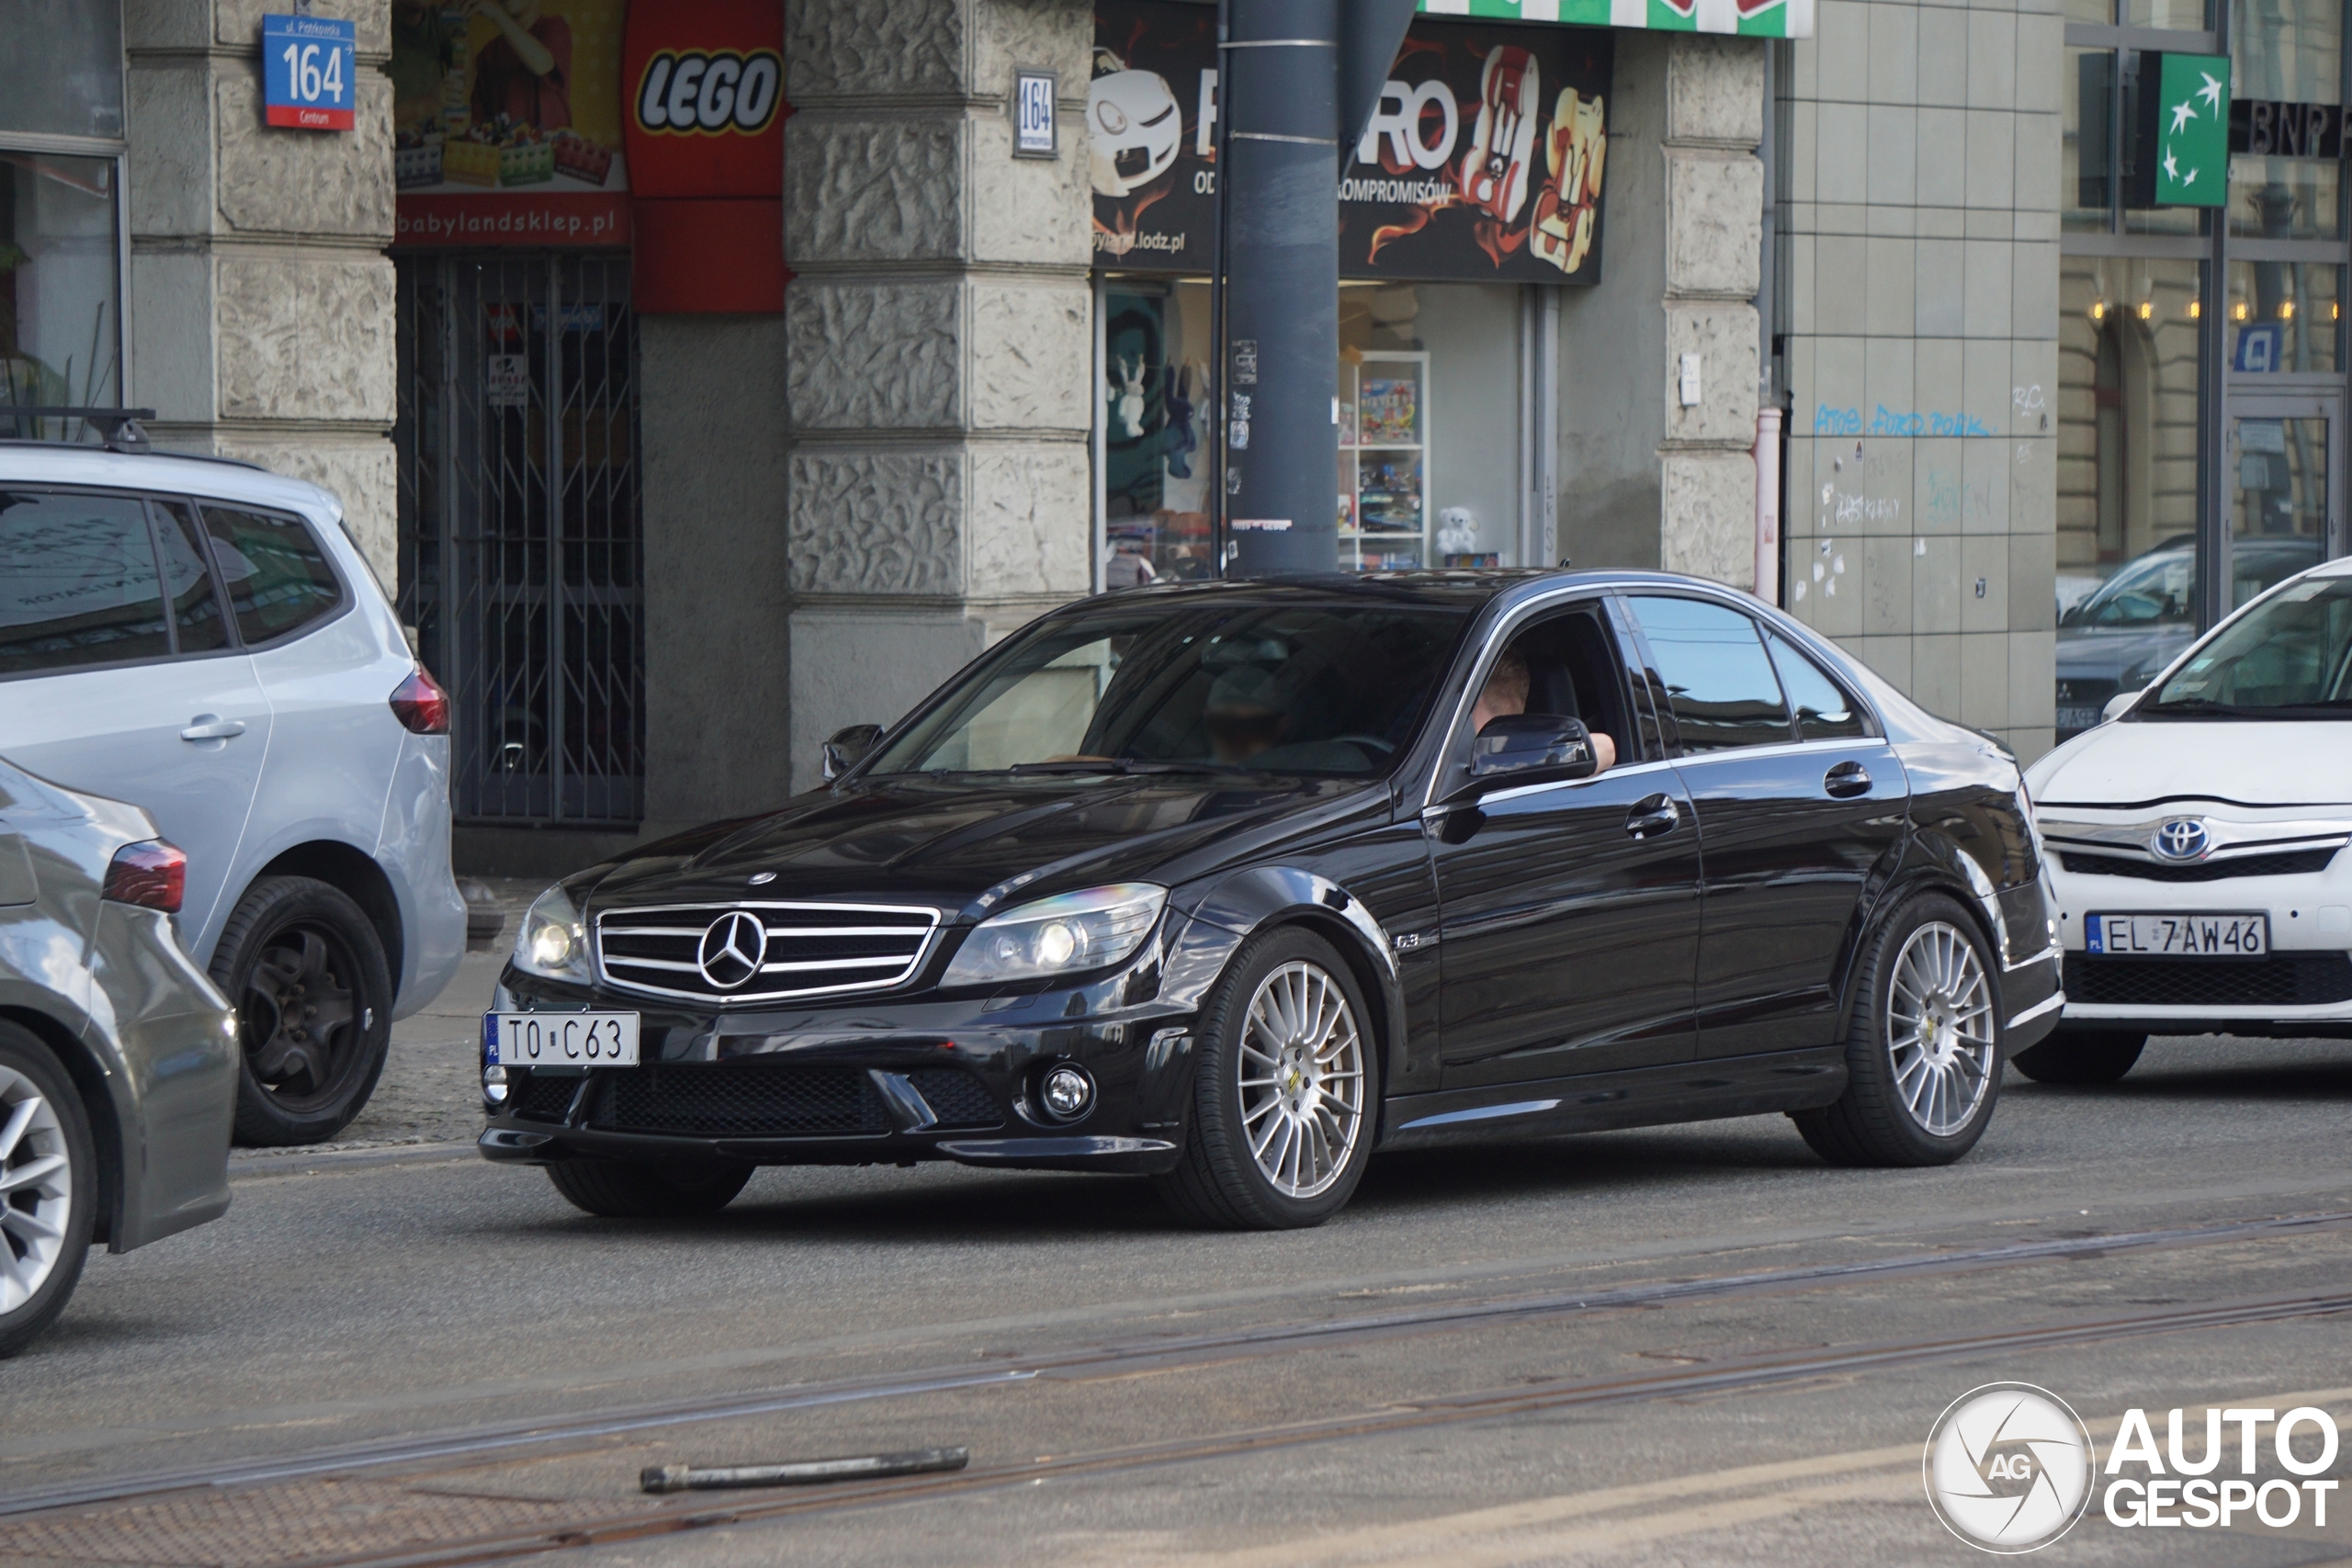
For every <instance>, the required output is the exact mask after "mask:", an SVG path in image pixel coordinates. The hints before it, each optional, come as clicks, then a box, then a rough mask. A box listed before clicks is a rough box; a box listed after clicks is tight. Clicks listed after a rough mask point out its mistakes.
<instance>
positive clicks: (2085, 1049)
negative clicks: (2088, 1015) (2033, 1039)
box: [2009, 1029, 2148, 1084]
mask: <svg viewBox="0 0 2352 1568" xmlns="http://www.w3.org/2000/svg"><path fill="white" fill-rule="evenodd" d="M2147 1044H2148V1037H2147V1035H2145V1034H2144V1033H2142V1032H2138V1031H2136V1030H2128V1029H2061V1030H2059V1031H2058V1032H2056V1033H2053V1034H2052V1035H2051V1037H2050V1038H2049V1039H2047V1040H2045V1041H2043V1042H2042V1043H2041V1044H2039V1045H2036V1046H2033V1047H2032V1048H2030V1049H2029V1050H2024V1051H2020V1052H2018V1054H2017V1055H2014V1056H2012V1057H2010V1058H2009V1065H2010V1066H2013V1067H2015V1068H2017V1070H2018V1071H2019V1072H2021V1073H2023V1074H2024V1075H2025V1076H2026V1077H2030V1078H2031V1079H2032V1080H2033V1081H2034V1082H2036V1083H2083V1084H2089V1083H2114V1082H2117V1081H2118V1080H2119V1079H2120V1078H2121V1077H2123V1075H2124V1074H2126V1073H2128V1072H2130V1071H2131V1066H2132V1064H2133V1063H2135V1062H2137V1061H2139V1059H2140V1053H2141V1052H2142V1051H2143V1050H2145V1049H2146V1048H2147Z"/></svg>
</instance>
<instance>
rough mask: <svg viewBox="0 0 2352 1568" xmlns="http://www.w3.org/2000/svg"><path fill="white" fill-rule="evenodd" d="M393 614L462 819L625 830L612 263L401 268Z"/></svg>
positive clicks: (621, 343)
mask: <svg viewBox="0 0 2352 1568" xmlns="http://www.w3.org/2000/svg"><path fill="white" fill-rule="evenodd" d="M399 270H400V423H399V426H398V429H397V430H396V431H395V433H394V440H395V443H396V445H397V446H398V448H399V455H400V577H401V581H400V609H401V619H402V620H403V621H404V622H406V623H407V624H409V625H411V626H414V627H415V628H416V633H417V646H418V653H419V654H420V656H421V657H422V658H423V659H424V661H425V664H426V665H427V666H428V667H429V668H430V669H431V670H432V671H433V672H434V674H435V676H436V677H437V678H438V679H439V680H440V681H441V682H442V684H443V685H444V686H445V687H447V690H448V692H449V694H450V697H451V703H452V714H451V724H450V733H451V738H452V748H451V753H452V754H451V780H450V785H451V795H452V797H453V800H454V803H455V806H456V811H457V816H458V819H459V820H461V821H470V822H480V823H495V824H505V825H513V826H520V825H526V824H528V825H544V826H556V825H560V826H565V827H589V826H633V825H635V824H636V823H637V822H638V821H639V819H640V818H642V817H643V816H644V801H645V712H644V694H645V589H644V559H645V547H644V534H643V529H642V527H641V509H640V506H639V475H638V465H637V452H638V368H637V321H636V318H635V317H634V315H633V314H632V313H631V312H630V310H629V306H628V298H629V274H628V257H626V256H601V255H562V254H557V255H537V256H534V255H515V256H508V255H495V256H482V255H468V254H451V255H447V256H419V257H404V258H402V259H401V262H400V264H399Z"/></svg>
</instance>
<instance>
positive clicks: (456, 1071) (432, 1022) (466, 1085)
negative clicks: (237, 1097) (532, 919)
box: [230, 877, 546, 1169]
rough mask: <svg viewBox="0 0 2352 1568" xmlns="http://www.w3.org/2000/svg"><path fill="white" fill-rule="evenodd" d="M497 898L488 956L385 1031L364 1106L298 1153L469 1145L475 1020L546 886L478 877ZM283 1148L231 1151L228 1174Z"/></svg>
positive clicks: (477, 1113)
mask: <svg viewBox="0 0 2352 1568" xmlns="http://www.w3.org/2000/svg"><path fill="white" fill-rule="evenodd" d="M484 880H486V881H488V882H489V884H490V887H491V891H492V892H493V893H494V894H496V895H497V897H498V908H499V912H500V913H502V914H503V915H504V916H505V917H506V924H505V927H504V928H503V930H502V931H500V932H499V933H498V937H497V940H496V941H494V942H492V943H491V944H490V947H489V949H488V951H486V952H482V953H467V954H466V956H465V959H464V961H463V962H462V963H461V964H458V973H457V975H456V976H454V977H453V978H452V979H451V980H450V981H449V984H448V985H447V987H445V988H444V989H443V990H442V992H441V994H440V995H439V996H438V997H436V998H434V1000H433V1002H432V1004H431V1005H430V1006H428V1007H427V1008H425V1010H424V1011H422V1012H420V1013H417V1014H416V1015H414V1016H413V1017H411V1018H408V1019H404V1020H402V1021H401V1022H399V1023H396V1024H394V1025H392V1045H391V1052H390V1055H389V1056H388V1057H387V1059H386V1060H385V1063H384V1076H383V1077H381V1078H380V1079H379V1080H378V1082H377V1084H376V1092H375V1093H374V1094H373V1095H372V1096H370V1097H369V1099H368V1107H367V1109H366V1110H364V1111H360V1113H359V1115H358V1116H357V1117H356V1119H355V1120H354V1121H353V1122H352V1123H351V1125H350V1126H348V1127H345V1129H344V1130H343V1133H342V1134H341V1135H340V1136H338V1137H337V1138H336V1139H335V1140H334V1142H333V1143H330V1144H314V1145H308V1147H307V1149H306V1150H305V1151H303V1152H308V1153H311V1154H319V1153H325V1152H328V1151H331V1150H335V1149H356V1148H375V1147H381V1146H384V1145H399V1144H440V1143H453V1142H462V1143H468V1144H470V1143H471V1142H473V1140H474V1139H475V1137H476V1136H478V1135H479V1134H481V1128H482V1112H481V1077H479V1074H480V1072H481V1059H480V1054H481V1015H482V1012H483V1010H485V1009H487V1008H488V1007H489V1006H490V993H491V991H492V987H495V986H496V985H497V984H498V972H499V971H500V970H501V969H503V968H504V967H505V965H506V955H507V953H509V952H511V951H512V950H513V948H514V945H515V930H516V928H517V927H519V926H520V925H521V924H522V922H523V911H524V910H526V909H527V908H530V904H531V900H532V899H534V898H536V897H538V896H539V895H540V894H541V893H542V892H544V891H546V884H544V883H542V882H538V881H536V880H526V879H520V878H515V877H491V878H485V879H484ZM292 1152H296V1151H289V1150H286V1149H243V1148H241V1149H237V1150H235V1151H233V1152H232V1155H231V1156H230V1158H231V1168H232V1169H234V1168H236V1166H237V1165H238V1164H239V1163H241V1162H243V1161H248V1160H253V1159H259V1158H269V1157H272V1156H284V1155H287V1154H288V1153H292Z"/></svg>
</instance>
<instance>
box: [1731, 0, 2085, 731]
mask: <svg viewBox="0 0 2352 1568" xmlns="http://www.w3.org/2000/svg"><path fill="white" fill-rule="evenodd" d="M2063 45H2064V20H2063V18H2062V17H2061V15H2060V13H2059V11H2058V10H2057V8H2056V6H2055V5H2054V3H2053V0H2024V3H2023V4H2016V3H2013V0H1997V3H1990V4H1980V5H1976V6H1949V5H1913V4H1908V3H1906V0H1866V3H1865V0H1821V4H1820V7H1819V11H1818V30H1817V36H1816V37H1815V38H1814V39H1810V40H1807V41H1804V42H1800V43H1796V44H1793V45H1792V46H1791V48H1790V53H1789V58H1788V71H1787V76H1786V80H1784V81H1783V82H1782V83H1781V85H1780V97H1781V140H1780V146H1779V158H1780V168H1779V170H1778V171H1777V172H1778V175H1779V182H1780V191H1781V198H1782V200H1781V243H1780V247H1781V248H1780V253H1779V254H1780V263H1781V275H1780V292H1781V314H1780V318H1779V319H1780V321H1781V330H1782V331H1783V332H1784V333H1785V334H1786V343H1785V350H1786V354H1787V374H1788V377H1789V381H1790V387H1791V390H1792V396H1793V407H1792V412H1791V415H1790V426H1791V432H1792V438H1791V441H1790V444H1789V474H1788V486H1787V494H1788V498H1789V503H1788V515H1787V516H1786V518H1785V520H1784V528H1785V535H1786V538H1787V541H1788V544H1787V559H1788V572H1787V581H1786V582H1785V583H1784V585H1783V589H1782V594H1781V602H1782V604H1785V605H1786V606H1787V607H1788V608H1789V609H1790V610H1792V612H1793V613H1794V614H1795V615H1798V616H1799V617H1801V618H1803V619H1804V620H1805V621H1806V622H1807V623H1808V624H1810V625H1812V626H1815V627H1817V628H1818V629H1819V630H1821V631H1822V632H1824V633H1826V635H1828V636H1830V637H1835V638H1837V639H1838V642H1840V643H1841V644H1843V645H1844V646H1845V647H1847V648H1848V649H1851V650H1852V651H1854V652H1855V653H1857V654H1859V655H1860V657H1861V658H1863V659H1865V660H1868V661H1869V662H1870V663H1871V664H1872V665H1873V666H1875V667H1876V668H1877V669H1879V670H1880V671H1883V673H1885V674H1886V675H1887V676H1888V678H1890V679H1891V680H1893V681H1894V682H1896V683H1897V684H1898V685H1900V686H1901V687H1902V688H1903V689H1904V690H1905V691H1906V692H1908V693H1910V694H1911V695H1912V696H1913V697H1914V698H1916V699H1917V701H1919V702H1920V703H1921V704H1922V705H1925V706H1927V707H1928V708H1929V709H1931V710H1933V711H1934V712H1936V713H1939V714H1941V715H1943V716H1947V717H1950V718H1953V719H1956V720H1959V721H1960V722H1962V723H1964V724H1968V725H1973V726H1974V727H1976V728H1982V729H1986V730H1989V731H1992V732H1993V733H1995V734H1996V735H1999V736H2000V737H2002V738H2003V739H2005V740H2007V742H2008V743H2009V744H2010V745H2011V746H2012V747H2014V748H2015V749H2016V750H2017V751H2018V755H2019V756H2020V757H2021V758H2028V759H2030V758H2031V757H2034V756H2038V755H2039V754H2040V753H2041V752H2042V751H2044V750H2048V749H2049V747H2050V744H2051V738H2052V724H2053V718H2054V715H2053V706H2054V701H2053V691H2052V654H2053V647H2054V631H2053V626H2054V620H2055V608H2054V606H2055V598H2054V593H2055V589H2054V570H2055V564H2056V556H2055V548H2056V502H2057V494H2058V487H2057V466H2056V462H2055V458H2056V455H2057V454H2056V448H2057V440H2056V436H2057V425H2058V419H2057V413H2056V411H2055V410H2054V408H2053V402H2054V400H2055V398H2056V394H2057V387H2058V357H2057V356H2058V343H2057V337H2056V334H2057V330H2058V201H2059V151H2060V131H2059V112H2060V107H2061V102H2060V84H2061V68H2062V65H2063V62H2064V53H2065V51H2064V47H2063Z"/></svg>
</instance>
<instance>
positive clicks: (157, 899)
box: [102, 839, 187, 915]
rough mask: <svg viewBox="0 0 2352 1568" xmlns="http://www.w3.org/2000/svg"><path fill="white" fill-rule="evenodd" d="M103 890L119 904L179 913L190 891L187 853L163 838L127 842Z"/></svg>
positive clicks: (111, 866) (117, 857) (109, 867)
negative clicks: (133, 842) (181, 904)
mask: <svg viewBox="0 0 2352 1568" xmlns="http://www.w3.org/2000/svg"><path fill="white" fill-rule="evenodd" d="M102 893H103V896H104V897H107V898H111V899H113V900H114V901H115V902H116V903H118V904H136V905H138V906H139V907H140V908H142V909H161V910H163V911H164V913H165V914H167V915H176V914H178V913H179V912H180V900H181V899H182V898H183V897H186V896H187V856H186V855H184V854H182V853H181V852H179V851H178V850H176V849H174V848H173V847H172V846H171V845H169V844H167V843H165V842H164V840H161V839H149V840H146V841H145V842H143V843H137V844H125V845H123V846H122V848H120V849H119V850H117V851H115V852H114V860H113V862H112V863H110V864H108V865H107V880H106V886H105V887H104V889H102Z"/></svg>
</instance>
